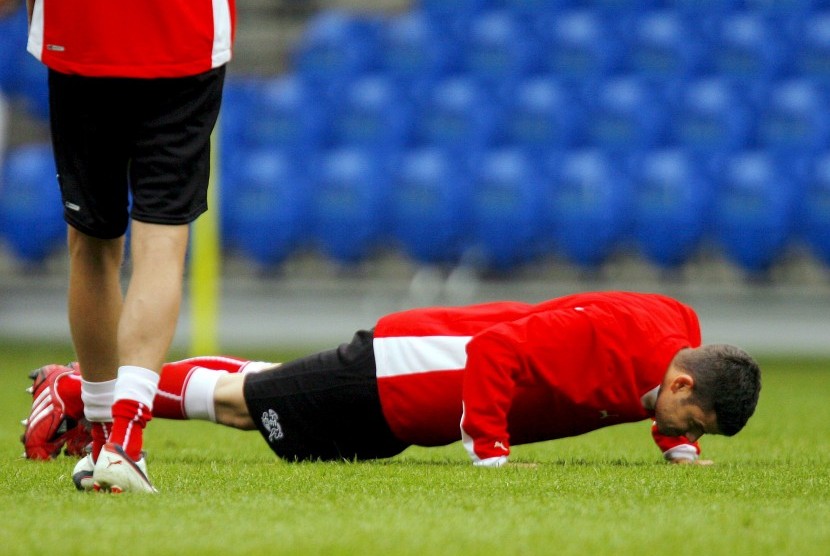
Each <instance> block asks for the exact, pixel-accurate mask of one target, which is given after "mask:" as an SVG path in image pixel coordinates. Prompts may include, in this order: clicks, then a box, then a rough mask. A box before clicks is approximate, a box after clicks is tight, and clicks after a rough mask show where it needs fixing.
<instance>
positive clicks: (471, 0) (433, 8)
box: [416, 0, 498, 22]
mask: <svg viewBox="0 0 830 556" xmlns="http://www.w3.org/2000/svg"><path fill="white" fill-rule="evenodd" d="M497 1H498V0H417V1H416V5H417V6H418V7H420V9H422V10H423V11H424V12H425V13H427V14H428V15H429V16H430V17H433V18H436V19H440V20H445V21H467V22H469V21H470V20H471V19H472V18H473V17H475V16H477V15H478V14H480V13H482V12H484V11H486V10H489V9H490V8H492V7H493V5H494V4H495V3H496V2H497Z"/></svg>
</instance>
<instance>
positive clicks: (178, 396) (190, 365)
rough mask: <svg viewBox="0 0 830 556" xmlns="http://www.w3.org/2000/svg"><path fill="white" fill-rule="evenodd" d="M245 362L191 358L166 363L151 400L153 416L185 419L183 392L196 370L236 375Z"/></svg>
mask: <svg viewBox="0 0 830 556" xmlns="http://www.w3.org/2000/svg"><path fill="white" fill-rule="evenodd" d="M247 363H248V361H247V360H244V359H236V358H233V357H193V358H191V359H185V360H183V361H176V362H174V363H166V364H165V365H164V367H162V369H161V378H160V379H159V386H158V392H157V393H156V397H155V399H154V400H153V415H155V416H156V417H159V418H161V419H187V416H186V415H185V412H184V391H185V389H186V388H187V382H188V381H189V380H190V377H191V375H192V374H193V371H194V370H196V369H197V368H203V369H210V370H214V371H225V372H228V373H236V372H238V371H240V370H241V369H242V368H243V367H244V366H245V365H246V364H247Z"/></svg>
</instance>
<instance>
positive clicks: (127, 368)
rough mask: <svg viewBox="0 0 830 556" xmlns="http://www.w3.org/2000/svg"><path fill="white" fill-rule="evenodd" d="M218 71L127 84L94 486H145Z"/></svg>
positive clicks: (200, 200)
mask: <svg viewBox="0 0 830 556" xmlns="http://www.w3.org/2000/svg"><path fill="white" fill-rule="evenodd" d="M224 75H225V69H224V68H223V67H222V68H217V69H215V70H211V71H208V72H205V73H203V74H199V75H194V76H191V77H182V78H172V79H153V80H132V81H131V82H130V84H129V87H130V90H131V93H132V94H133V99H134V101H135V106H134V107H133V111H134V114H135V116H136V122H135V124H136V125H135V128H134V129H133V130H132V131H131V139H130V167H129V182H130V190H131V192H132V208H131V217H132V225H133V228H132V236H131V245H130V258H131V262H132V273H131V277H130V284H129V287H128V289H127V295H126V299H125V301H124V307H123V310H122V314H121V319H120V322H119V327H118V346H119V350H118V351H119V365H120V366H119V367H118V378H117V381H116V385H115V395H114V399H115V403H114V404H113V406H112V416H113V427H112V431H111V433H110V436H109V439H108V442H107V444H106V445H105V446H104V448H103V449H102V452H101V454H102V457H100V458H98V460H97V461H96V466H95V470H94V476H93V479H94V485H95V487H96V489H101V490H110V491H113V492H119V491H121V490H136V491H144V492H154V491H155V489H154V488H153V486H152V484H150V482H149V480H148V479H147V477H146V469H145V468H144V465H143V458H142V448H143V429H144V427H145V425H146V424H147V423H148V422H149V421H150V420H151V419H152V411H153V400H154V398H155V396H156V393H157V390H158V383H159V372H160V370H161V366H162V363H163V362H164V360H165V358H166V356H167V350H168V349H169V347H170V344H171V342H172V340H173V336H174V334H175V330H176V325H177V322H178V316H179V308H180V304H181V297H182V286H183V276H184V266H185V253H186V250H187V240H188V233H189V224H190V223H191V222H193V221H194V220H195V219H196V218H198V216H199V215H201V214H202V213H203V212H205V211H206V210H207V188H208V181H209V175H210V136H211V133H212V131H213V127H214V125H215V124H216V119H217V117H218V115H219V107H220V104H221V98H222V86H223V83H224ZM114 462H119V465H114Z"/></svg>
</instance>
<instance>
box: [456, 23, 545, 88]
mask: <svg viewBox="0 0 830 556" xmlns="http://www.w3.org/2000/svg"><path fill="white" fill-rule="evenodd" d="M538 52H539V47H538V45H537V44H536V43H535V42H534V41H533V40H532V37H531V36H530V35H529V32H528V28H526V27H525V26H523V25H522V23H521V21H520V20H519V19H518V18H517V17H515V16H514V15H513V14H511V13H510V12H508V11H507V10H498V11H490V12H486V13H484V14H482V15H480V16H478V17H476V18H474V19H473V21H472V24H471V27H470V36H469V40H468V41H467V44H466V45H465V48H464V56H463V62H462V69H463V70H464V71H466V72H467V73H468V74H469V75H471V76H472V77H473V78H475V79H476V80H477V81H478V82H479V83H480V84H481V85H482V86H484V87H485V88H487V90H489V91H490V92H491V93H492V94H493V95H494V96H495V97H496V98H498V99H500V100H501V99H507V98H510V97H511V96H512V95H513V94H514V93H515V89H516V86H517V84H518V82H519V81H520V80H521V79H522V78H524V77H526V76H528V75H530V74H531V73H533V72H535V71H536V70H537V69H538Z"/></svg>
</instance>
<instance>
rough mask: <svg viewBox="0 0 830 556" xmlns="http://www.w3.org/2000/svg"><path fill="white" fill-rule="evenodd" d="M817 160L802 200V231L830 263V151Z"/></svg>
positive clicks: (824, 262) (824, 259) (819, 254)
mask: <svg viewBox="0 0 830 556" xmlns="http://www.w3.org/2000/svg"><path fill="white" fill-rule="evenodd" d="M814 162H815V163H814V164H813V166H812V167H811V172H810V176H809V178H808V179H807V180H806V183H805V192H804V195H803V197H802V200H801V203H800V210H799V217H798V220H799V222H800V226H799V228H800V229H799V232H800V233H801V235H802V236H803V238H804V239H805V241H806V243H807V245H808V246H809V247H810V249H811V250H812V252H813V254H814V255H815V256H816V257H817V258H818V259H819V260H820V261H821V262H822V263H823V264H825V265H830V154H828V153H824V154H822V155H820V156H818V157H817V158H816V159H815V161H814Z"/></svg>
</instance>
